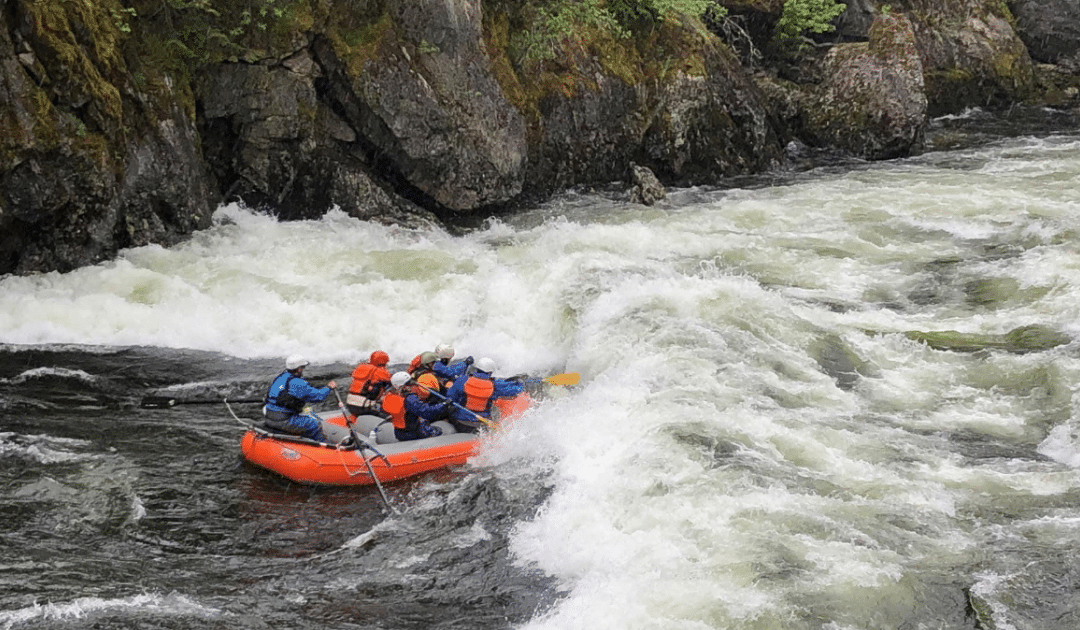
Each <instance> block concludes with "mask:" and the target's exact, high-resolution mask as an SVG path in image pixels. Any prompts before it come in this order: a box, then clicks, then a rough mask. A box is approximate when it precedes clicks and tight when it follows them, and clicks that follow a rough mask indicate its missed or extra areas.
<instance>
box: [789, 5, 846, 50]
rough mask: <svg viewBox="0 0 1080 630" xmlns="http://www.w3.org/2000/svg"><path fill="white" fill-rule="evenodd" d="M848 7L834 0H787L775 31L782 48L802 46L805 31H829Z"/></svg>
mask: <svg viewBox="0 0 1080 630" xmlns="http://www.w3.org/2000/svg"><path fill="white" fill-rule="evenodd" d="M846 8H847V7H846V6H845V5H843V4H840V3H838V2H834V1H833V0H787V2H785V3H784V12H783V14H782V15H781V16H780V21H779V22H777V23H776V30H775V32H774V34H775V37H776V40H777V43H778V44H780V46H781V47H782V48H801V47H802V44H803V43H804V42H805V38H804V33H828V32H830V31H832V30H833V29H834V28H835V27H834V26H833V20H835V19H836V18H837V17H838V16H839V15H840V14H841V13H843V12H844V9H846Z"/></svg>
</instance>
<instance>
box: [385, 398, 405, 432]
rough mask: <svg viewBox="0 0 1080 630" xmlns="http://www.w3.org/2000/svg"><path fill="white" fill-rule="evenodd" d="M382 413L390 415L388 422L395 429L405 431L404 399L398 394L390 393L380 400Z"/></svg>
mask: <svg viewBox="0 0 1080 630" xmlns="http://www.w3.org/2000/svg"><path fill="white" fill-rule="evenodd" d="M382 408H383V411H385V412H386V413H388V414H390V420H391V421H392V422H393V423H394V428H395V429H401V430H402V431H404V430H405V398H404V397H403V396H402V395H401V394H398V393H394V392H391V393H389V394H387V395H385V396H383V399H382Z"/></svg>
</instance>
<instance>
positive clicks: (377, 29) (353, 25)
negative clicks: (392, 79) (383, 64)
mask: <svg viewBox="0 0 1080 630" xmlns="http://www.w3.org/2000/svg"><path fill="white" fill-rule="evenodd" d="M335 19H336V21H332V22H331V23H330V24H329V25H328V29H327V36H328V38H329V39H330V43H331V44H332V45H333V47H334V51H335V52H336V53H337V54H338V57H340V58H341V59H342V60H343V61H344V62H345V64H346V65H347V67H348V69H349V72H350V73H352V74H353V75H354V76H357V75H360V74H361V73H363V71H364V65H365V64H366V63H367V62H368V61H370V60H372V59H375V58H377V57H378V55H379V48H380V46H381V44H382V43H383V41H384V40H385V39H386V38H387V37H389V36H391V35H393V34H394V25H393V21H392V20H391V19H390V14H389V13H387V12H385V11H384V12H383V13H382V14H381V15H379V16H378V17H377V19H375V20H372V21H359V23H357V19H356V16H349V15H347V14H338V15H337V16H336V18H332V20H335Z"/></svg>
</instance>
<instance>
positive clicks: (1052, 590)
mask: <svg viewBox="0 0 1080 630" xmlns="http://www.w3.org/2000/svg"><path fill="white" fill-rule="evenodd" d="M970 118H977V116H976V115H975V114H972V115H971V116H969V120H967V121H966V125H965V121H959V122H957V121H954V120H952V119H943V120H941V121H937V123H936V128H935V136H934V137H935V139H936V141H937V142H938V147H939V150H936V151H933V152H930V153H927V154H924V155H922V156H919V157H915V158H911V159H905V160H896V161H890V162H885V163H873V164H858V163H846V164H834V165H832V166H827V167H823V166H822V167H817V168H812V169H809V170H804V171H801V172H785V173H776V174H770V175H768V176H764V177H759V178H754V179H752V180H747V181H746V182H740V183H738V184H737V185H733V186H731V187H725V188H722V189H684V190H672V191H669V195H668V197H667V198H666V199H665V200H664V201H662V202H661V203H659V204H658V205H656V206H654V207H644V206H638V205H634V204H632V203H629V202H628V201H627V200H626V198H625V195H622V194H618V193H614V192H604V191H600V192H579V193H574V194H567V195H563V196H560V197H559V198H557V199H554V200H552V201H550V202H548V203H546V204H544V205H542V206H539V207H536V208H532V209H529V210H527V211H523V212H520V213H518V214H517V215H515V216H513V217H509V218H506V219H505V220H503V221H498V222H492V223H490V224H488V225H486V226H484V227H483V228H482V229H479V230H476V231H473V232H470V233H469V234H467V235H464V236H453V235H450V234H448V233H446V232H442V231H439V230H429V231H411V230H404V229H399V228H392V227H386V226H381V225H377V224H373V223H362V222H359V221H356V220H354V219H351V218H349V217H347V216H345V215H344V214H342V213H340V212H331V213H330V214H328V215H327V216H326V217H325V218H324V219H322V220H319V221H309V222H297V223H287V224H279V223H277V222H275V221H274V220H273V219H271V218H268V217H267V216H264V215H262V214H259V213H257V212H253V211H251V210H248V209H246V208H243V207H240V206H236V205H232V206H225V207H222V208H220V209H219V210H218V212H217V214H216V223H215V227H213V228H212V229H210V230H207V231H205V232H202V233H199V234H197V235H195V237H194V238H193V239H191V240H190V241H189V242H187V243H184V244H182V245H180V246H177V247H173V248H170V249H163V248H160V247H142V248H138V249H132V250H128V251H124V252H122V254H121V255H120V256H119V257H118V258H117V259H116V260H114V261H111V262H108V263H104V264H101V265H97V266H93V267H88V268H84V269H79V270H77V271H74V272H71V273H67V274H55V273H52V274H42V275H35V276H28V277H6V278H3V279H0V300H2V307H0V343H2V344H3V345H2V346H0V487H2V492H0V514H2V515H3V519H2V524H3V526H2V527H0V535H2V541H3V544H2V545H0V629H22V628H35V629H37V628H55V629H63V628H87V627H93V628H101V629H109V628H176V629H181V628H183V629H187V628H230V629H234V628H240V629H247V628H252V629H255V628H291V629H323V628H380V629H388V630H390V629H393V630H397V629H411V628H417V629H421V628H423V629H429V628H437V629H458V628H460V629H465V628H468V629H489V628H521V629H527V630H578V629H584V628H591V629H612V630H616V629H619V630H628V629H630V630H637V629H641V630H652V629H655V630H698V629H705V628H724V629H760V630H803V629H807V630H809V629H815V630H816V629H822V630H846V629H851V630H863V629H893V630H895V629H905V630H931V629H946V628H966V629H970V628H984V629H989V628H997V629H999V630H1005V629H1010V628H1011V629H1017V630H1036V629H1037V630H1059V629H1060V630H1075V628H1077V627H1080V596H1078V595H1077V592H1078V589H1080V560H1077V558H1076V549H1077V546H1078V544H1080V470H1078V467H1080V413H1078V411H1077V405H1080V400H1077V395H1076V391H1077V387H1076V384H1077V382H1078V381H1080V352H1078V342H1077V339H1078V338H1080V192H1078V186H1077V182H1080V135H1077V134H1076V133H1075V132H1073V133H1061V132H1051V131H1046V130H1043V131H1040V132H1038V133H1007V134H999V133H998V131H997V130H994V129H990V131H987V129H988V128H990V124H991V122H992V121H979V120H977V119H976V120H974V121H972V120H970ZM972 130H974V131H972ZM440 342H449V343H452V344H454V345H455V347H456V348H457V350H458V353H459V356H465V355H473V356H476V357H479V356H490V357H492V358H494V359H495V360H496V362H497V363H498V365H499V372H500V373H503V374H507V375H508V374H513V373H520V372H528V373H531V374H536V375H545V374H554V373H561V372H578V373H580V374H581V375H582V382H581V384H580V385H578V386H576V387H573V388H565V387H551V388H549V391H548V395H547V396H546V397H545V398H544V399H543V400H542V401H540V403H539V404H538V405H537V406H536V407H535V408H534V409H532V410H530V411H529V412H528V413H527V415H526V416H525V417H524V418H523V419H522V420H521V421H520V422H518V423H516V424H514V425H513V426H512V427H510V428H508V429H507V430H504V431H502V432H500V433H499V434H498V435H496V436H492V437H491V438H490V439H489V440H488V441H487V443H486V445H485V448H484V450H483V452H482V454H481V455H479V456H478V457H476V458H475V459H474V460H472V461H471V462H470V463H469V464H468V465H466V466H465V467H463V468H460V469H455V470H450V471H444V472H440V473H436V474H431V475H428V476H424V477H421V478H418V479H414V480H410V481H406V482H401V483H394V484H389V485H387V487H386V491H387V495H388V499H389V501H390V503H391V504H392V505H393V506H394V512H391V511H390V510H388V509H387V508H386V507H385V506H384V505H383V503H382V501H381V499H380V497H379V495H378V493H377V491H376V490H375V489H373V488H344V489H341V488H314V487H304V486H299V485H296V484H292V483H290V482H288V481H285V480H283V479H281V478H279V477H276V476H275V475H273V474H271V473H268V472H266V471H262V470H259V469H255V468H253V467H250V466H249V465H246V464H244V463H243V462H242V461H241V459H240V457H239V439H240V436H241V434H242V430H243V428H242V426H241V425H240V424H239V423H237V422H236V420H235V419H233V418H232V417H231V416H230V415H229V414H228V412H227V410H226V409H225V408H224V406H223V405H220V404H216V403H210V402H205V401H214V400H219V399H220V398H221V397H224V396H229V397H231V398H235V399H243V398H250V397H258V396H260V395H261V394H262V389H263V388H264V387H265V385H266V383H267V382H268V381H269V379H270V378H272V377H273V376H274V375H275V374H277V373H278V371H280V366H281V363H282V360H283V357H284V356H285V355H288V354H292V353H296V352H299V353H303V354H306V355H307V356H308V357H309V358H310V359H311V360H312V362H313V364H312V366H311V367H310V368H309V370H308V374H307V376H309V377H311V380H313V381H315V382H317V383H318V382H320V381H325V380H327V379H329V378H338V379H341V380H344V377H346V376H347V374H348V372H349V371H350V369H351V367H352V365H353V364H354V363H355V362H357V361H358V360H360V359H362V358H363V357H366V356H367V354H369V353H370V352H371V351H372V350H375V349H382V350H385V351H387V352H389V353H390V355H391V357H392V361H393V362H396V363H401V362H406V361H408V360H409V359H410V358H412V357H413V356H415V355H416V354H417V353H418V352H420V351H422V350H426V349H431V348H433V347H434V346H435V344H437V343H440ZM159 394H168V395H171V396H175V397H177V398H178V399H180V400H182V401H184V402H185V403H190V404H181V405H178V406H176V407H174V408H170V409H144V408H142V406H141V405H140V404H139V403H140V401H141V400H142V398H143V397H145V396H150V395H159ZM234 409H235V410H236V411H237V413H238V414H239V415H241V416H242V417H254V415H255V414H256V413H257V406H256V405H252V404H237V405H235V406H234Z"/></svg>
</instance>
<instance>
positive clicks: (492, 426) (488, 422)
mask: <svg viewBox="0 0 1080 630" xmlns="http://www.w3.org/2000/svg"><path fill="white" fill-rule="evenodd" d="M409 382H410V383H416V381H415V380H410V381H409ZM416 385H417V386H418V387H420V388H421V389H423V390H424V391H426V392H427V393H429V394H431V395H432V396H434V397H436V398H441V399H442V400H445V401H446V402H448V403H450V404H451V405H453V406H455V407H457V408H458V409H460V410H462V411H464V412H466V413H468V414H471V415H472V416H473V417H474V418H476V419H477V420H479V421H480V422H483V423H484V426H486V427H487V428H489V429H491V430H492V431H495V430H497V429H498V428H499V425H497V424H495V423H494V422H492V421H491V420H490V419H488V418H485V417H484V416H481V415H480V414H478V413H476V412H475V411H473V410H472V409H468V408H465V407H462V406H461V405H459V404H457V403H456V402H454V401H452V400H450V399H449V398H447V397H446V396H443V395H442V394H440V393H439V392H437V391H435V390H433V389H428V388H426V387H424V386H423V385H421V384H420V383H416Z"/></svg>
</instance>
